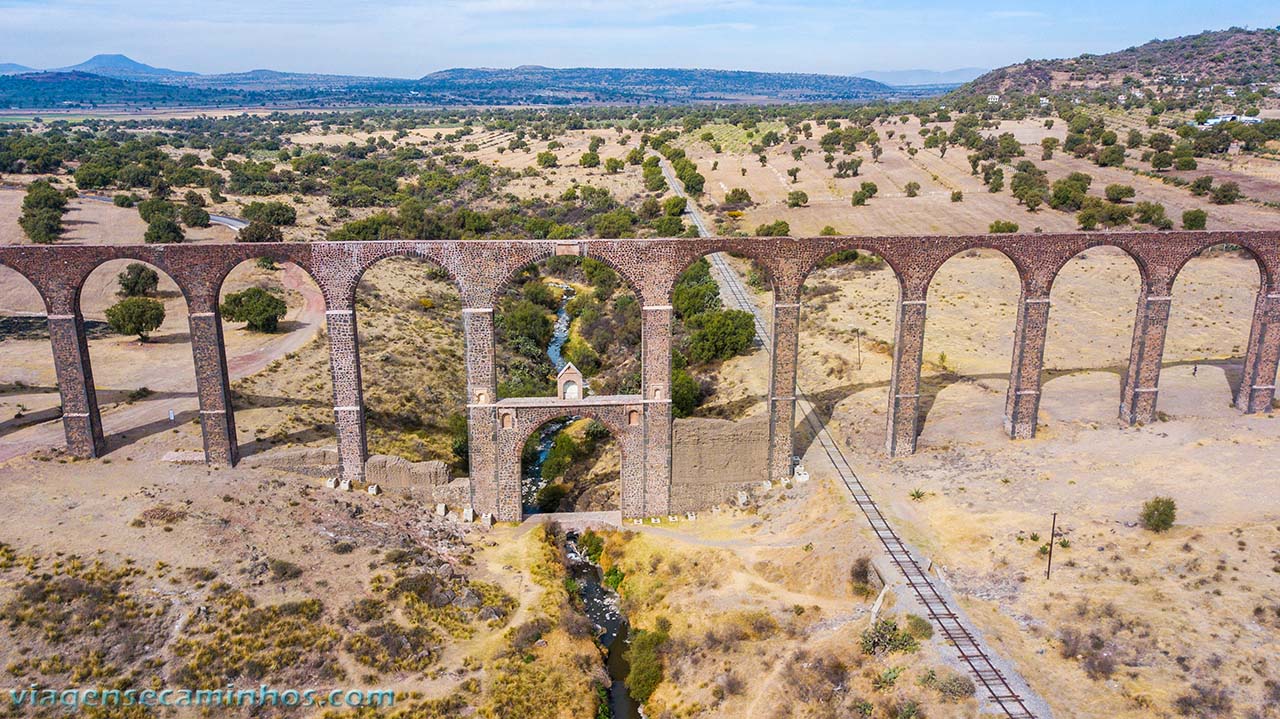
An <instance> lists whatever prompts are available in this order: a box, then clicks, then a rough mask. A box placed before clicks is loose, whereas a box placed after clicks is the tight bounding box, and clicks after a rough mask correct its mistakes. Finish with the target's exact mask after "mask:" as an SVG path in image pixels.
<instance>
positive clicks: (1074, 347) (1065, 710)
mask: <svg viewBox="0 0 1280 719" xmlns="http://www.w3.org/2000/svg"><path fill="white" fill-rule="evenodd" d="M1257 283H1258V272H1257V265H1256V264H1255V263H1254V262H1253V261H1252V260H1248V259H1243V258H1240V257H1237V256H1234V255H1231V254H1225V255H1218V256H1213V257H1206V258H1201V259H1196V260H1193V261H1192V262H1191V263H1190V264H1188V266H1187V267H1186V269H1184V271H1183V273H1182V274H1181V275H1180V276H1179V278H1178V281H1177V283H1176V285H1175V288H1174V303H1173V315H1172V319H1171V322H1170V327H1169V333H1168V339H1167V343H1166V350H1165V360H1166V366H1165V368H1164V370H1163V373H1162V375H1161V383H1160V387H1161V393H1160V408H1161V415H1160V417H1161V421H1160V422H1158V423H1156V424H1155V425H1152V426H1148V427H1138V428H1129V427H1125V426H1121V424H1120V423H1119V422H1118V420H1117V419H1116V408H1117V405H1118V398H1119V383H1120V374H1119V373H1120V372H1122V371H1123V367H1124V363H1125V362H1126V361H1127V354H1128V346H1129V340H1130V338H1131V332H1132V322H1133V310H1134V304H1133V298H1134V297H1135V293H1136V290H1137V271H1136V268H1135V267H1134V265H1133V263H1132V262H1131V261H1130V260H1128V259H1127V257H1125V256H1124V255H1123V254H1122V253H1120V252H1119V251H1118V250H1107V249H1102V248H1099V249H1095V250H1090V251H1089V252H1087V253H1085V255H1084V256H1083V257H1080V258H1077V259H1076V260H1073V261H1072V263H1071V264H1069V265H1068V267H1067V269H1066V270H1065V271H1064V273H1063V274H1062V275H1061V276H1060V278H1059V280H1058V284H1057V285H1055V287H1054V290H1053V296H1052V299H1053V310H1052V313H1051V324H1050V330H1049V338H1048V344H1047V347H1046V360H1045V365H1046V369H1047V370H1048V371H1047V373H1046V379H1047V381H1046V383H1045V385H1044V395H1043V401H1042V404H1041V413H1040V422H1041V425H1040V428H1039V433H1038V436H1037V438H1036V439H1034V440H1030V441H1020V442H1012V441H1010V440H1009V439H1008V438H1007V437H1006V436H1005V435H1004V434H1003V432H1002V427H1001V415H1002V413H1003V407H1004V400H1005V390H1006V388H1007V386H1008V381H1007V378H1008V372H1009V356H1010V351H1011V344H1012V341H1011V334H1012V329H1013V322H1014V317H1015V311H1016V301H1017V297H1018V289H1017V281H1016V277H1015V273H1014V271H1013V267H1012V265H1011V264H1009V263H1008V261H1007V260H1005V259H1004V258H1003V257H1002V256H1000V255H998V254H996V253H987V252H979V253H974V256H965V257H959V258H956V259H954V260H952V261H951V262H949V263H948V264H947V265H946V266H944V267H943V268H942V270H941V271H940V272H939V274H938V276H937V278H936V279H935V281H934V285H933V286H932V287H931V289H930V307H929V320H928V325H927V328H926V343H925V348H926V349H925V358H926V361H927V362H929V363H931V366H928V367H926V370H925V376H924V380H925V388H926V390H925V394H926V399H925V402H924V405H925V408H926V411H927V414H926V415H925V417H924V420H923V423H924V424H923V429H922V432H921V435H920V447H919V451H918V453H917V454H915V455H913V456H910V457H905V458H902V459H898V460H887V459H885V458H884V455H883V441H884V431H885V414H884V412H885V406H886V392H887V380H888V377H889V354H888V346H887V344H885V343H887V342H891V341H892V312H893V302H894V299H895V297H896V292H897V290H896V287H894V285H893V278H892V274H891V273H889V272H888V271H887V270H879V271H864V270H858V269H856V268H854V267H852V266H846V267H844V268H836V269H832V270H824V271H822V272H821V273H819V275H818V276H816V277H814V278H812V280H811V282H810V284H809V286H810V289H811V291H810V293H809V295H808V296H809V297H813V298H814V299H815V300H816V301H810V302H808V304H807V306H806V309H805V311H804V317H803V335H802V337H801V347H803V348H805V351H804V352H802V356H801V364H800V384H801V386H802V387H803V388H804V390H805V392H806V393H807V394H808V395H809V396H810V397H811V398H813V399H815V401H816V403H817V404H818V406H819V408H820V409H819V411H820V413H822V415H823V418H824V419H827V417H828V415H829V416H830V419H829V420H828V424H827V427H828V430H829V431H831V432H832V433H833V434H834V435H835V436H837V437H838V438H840V439H842V440H843V441H845V442H846V443H848V445H849V446H850V447H851V448H852V456H853V457H854V460H853V462H854V466H855V468H856V469H857V471H858V472H859V473H860V476H861V477H862V479H863V481H864V482H865V483H866V484H867V485H868V489H869V490H870V491H871V494H872V496H874V497H877V498H878V499H879V501H880V502H881V508H882V509H883V510H885V511H886V513H887V514H888V515H889V517H890V521H891V522H893V523H894V525H895V526H897V527H900V528H901V529H902V531H903V533H904V535H905V537H906V538H907V540H908V541H910V542H912V543H914V544H915V545H916V546H917V547H918V548H920V549H921V550H922V551H923V552H924V553H925V554H926V555H928V556H929V558H930V559H931V560H932V561H933V562H935V563H936V564H937V565H938V566H940V567H941V568H942V570H943V572H944V574H945V575H946V576H947V577H948V578H949V579H950V581H951V583H952V585H953V587H954V588H955V589H956V590H957V592H958V593H959V595H960V596H961V597H962V598H963V603H964V605H965V608H966V610H967V611H968V612H969V613H970V615H971V616H972V617H973V618H974V620H975V621H976V622H978V624H979V626H980V627H981V628H982V629H983V630H984V632H985V634H986V636H987V638H988V640H989V641H991V642H992V643H993V645H994V646H995V647H996V649H997V651H999V652H1000V653H1002V654H1004V655H1006V656H1009V657H1011V658H1012V659H1013V660H1014V661H1015V662H1017V664H1018V666H1019V667H1020V668H1021V669H1022V673H1023V675H1024V676H1025V677H1026V678H1027V679H1028V680H1029V681H1030V682H1031V684H1032V686H1033V688H1035V689H1036V690H1037V691H1038V692H1039V693H1040V694H1041V696H1043V697H1044V698H1046V699H1047V700H1048V701H1049V702H1050V704H1051V705H1052V706H1053V709H1054V711H1055V716H1063V717H1101V716H1107V717H1113V716H1114V717H1149V716H1168V715H1170V714H1171V713H1172V712H1173V711H1174V706H1175V702H1176V701H1178V700H1179V699H1180V698H1184V697H1193V698H1197V700H1198V698H1199V697H1200V694H1199V691H1200V689H1197V688H1196V687H1200V688H1203V689H1204V690H1205V692H1207V693H1210V694H1211V693H1212V692H1213V690H1214V688H1215V687H1216V686H1218V685H1220V686H1222V687H1227V688H1228V689H1227V694H1228V695H1229V696H1230V697H1231V698H1232V699H1233V700H1234V707H1235V709H1236V711H1237V712H1239V713H1238V714H1234V715H1236V716H1269V714H1267V713H1265V711H1264V710H1263V707H1267V706H1270V707H1272V709H1274V708H1275V702H1276V689H1275V686H1276V684H1275V682H1276V681H1280V672H1278V670H1277V669H1276V668H1275V667H1274V666H1272V662H1271V661H1269V660H1273V659H1274V655H1273V654H1272V650H1271V648H1273V647H1274V646H1275V643H1276V641H1277V640H1278V639H1280V634H1278V632H1280V625H1278V624H1277V622H1276V616H1277V614H1276V609H1277V608H1276V604H1275V599H1274V594H1275V587H1276V571H1277V568H1276V555H1275V551H1276V547H1277V545H1278V542H1280V537H1277V534H1276V532H1277V527H1278V526H1280V522H1277V520H1278V519H1280V508H1277V507H1276V506H1275V504H1274V502H1271V501H1269V500H1268V499H1267V498H1266V497H1265V494H1260V493H1259V492H1260V490H1259V486H1260V485H1258V482H1259V481H1265V480H1264V479H1263V478H1264V477H1267V476H1269V475H1270V474H1271V473H1272V470H1271V466H1272V465H1273V464H1274V457H1273V455H1274V452H1275V447H1274V437H1275V432H1276V427H1275V425H1274V422H1275V421H1276V420H1275V419H1274V418H1273V416H1272V415H1269V414H1264V415H1253V416H1243V415H1240V414H1239V413H1238V412H1237V411H1236V410H1235V409H1233V408H1232V407H1231V406H1230V402H1231V397H1232V390H1233V389H1234V384H1233V382H1234V377H1236V376H1238V362H1239V359H1238V357H1239V353H1240V351H1241V349H1242V345H1243V342H1244V341H1245V339H1246V338H1247V334H1248V331H1249V318H1250V314H1251V308H1252V302H1253V299H1254V296H1255V293H1256V291H1257ZM820 288H821V289H820ZM833 288H834V289H833ZM854 329H862V330H863V331H865V332H866V337H865V338H864V340H863V344H862V355H861V357H862V366H861V368H859V367H858V365H857V355H856V351H857V348H856V344H855V341H854V339H853V335H852V331H853V330H854ZM944 353H945V359H944V358H943V357H942V355H943V354H944ZM820 454H821V451H820V450H811V451H810V452H809V453H808V455H807V460H806V464H807V465H808V468H809V469H810V471H811V472H814V473H815V475H817V476H823V475H824V474H825V471H829V470H827V469H826V468H827V467H828V465H826V464H825V462H824V460H822V459H820V458H819V456H818V455H820ZM824 470H825V471H824ZM1156 495H1163V496H1169V497H1172V498H1174V500H1175V501H1176V502H1177V506H1178V524H1177V525H1176V526H1175V527H1174V529H1172V530H1171V531H1169V532H1167V533H1164V534H1155V533H1152V532H1148V531H1146V530H1144V529H1141V528H1140V527H1137V526H1135V525H1136V522H1137V518H1138V511H1139V508H1140V507H1141V505H1142V503H1143V502H1144V501H1146V500H1147V499H1150V498H1151V497H1153V496H1156ZM1054 512H1057V513H1058V520H1057V521H1058V529H1059V532H1061V535H1060V537H1061V539H1065V540H1066V545H1065V546H1056V547H1055V556H1054V570H1053V575H1052V579H1051V580H1046V579H1045V578H1044V570H1045V562H1046V558H1045V557H1044V556H1043V554H1041V547H1042V546H1043V545H1045V544H1046V543H1047V542H1048V541H1049V530H1050V524H1051V520H1052V517H1051V515H1052V513H1054ZM1072 632H1074V633H1077V634H1078V635H1079V636H1081V637H1083V639H1081V640H1080V641H1078V642H1077V643H1076V644H1073V645H1072V648H1071V649H1065V648H1064V642H1063V637H1064V633H1065V635H1066V636H1070V635H1071V633H1072ZM1066 652H1070V653H1073V655H1072V656H1069V657H1065V658H1064V653H1066ZM1074 654H1078V655H1082V656H1083V657H1084V658H1085V659H1086V660H1088V659H1089V658H1090V657H1091V656H1092V655H1105V656H1107V657H1109V658H1110V659H1111V660H1112V661H1113V662H1114V668H1113V673H1108V672H1103V671H1102V670H1099V669H1096V668H1094V667H1095V666H1096V665H1093V664H1089V663H1088V661H1081V660H1080V659H1078V657H1077V656H1075V655H1074ZM1086 666H1088V667H1090V668H1091V669H1093V671H1094V676H1095V677H1096V678H1094V679H1091V678H1089V676H1088V675H1087V674H1086V669H1085V667H1086ZM1064 687H1076V689H1075V690H1071V691H1064V690H1063V688H1064ZM1081 687H1084V688H1085V690H1084V691H1080V688H1081ZM1183 701H1184V702H1185V701H1186V700H1185V699H1183ZM1251 709H1252V710H1255V711H1256V712H1262V713H1256V714H1247V711H1248V710H1251Z"/></svg>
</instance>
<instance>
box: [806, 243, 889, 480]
mask: <svg viewBox="0 0 1280 719" xmlns="http://www.w3.org/2000/svg"><path fill="white" fill-rule="evenodd" d="M802 276H803V278H804V281H803V284H802V285H801V289H800V305H801V307H800V315H799V347H798V351H797V354H796V375H797V387H796V395H797V396H800V395H803V397H804V399H805V400H807V403H803V402H802V403H801V404H800V407H799V408H798V409H800V410H801V412H802V413H801V414H800V415H799V416H797V417H796V428H795V431H794V435H793V447H794V449H795V452H796V454H797V455H800V456H804V454H805V453H806V452H808V450H809V448H810V447H811V446H812V444H813V442H814V441H815V440H816V439H817V436H818V434H819V433H820V432H821V431H822V430H823V429H825V428H826V427H827V426H828V423H829V422H830V421H831V418H832V417H833V416H834V414H835V410H836V407H837V406H839V405H840V404H841V403H842V402H844V401H846V400H847V399H849V398H851V397H854V396H855V395H859V394H862V393H864V392H868V391H872V390H874V391H875V392H876V393H877V395H879V396H878V398H877V399H876V400H875V402H876V403H878V405H879V407H881V408H883V407H884V406H887V403H888V398H889V391H890V390H889V388H890V384H891V383H890V377H891V375H892V367H893V353H892V349H891V348H892V345H893V341H894V336H895V331H896V328H897V317H896V308H897V303H898V302H899V300H900V299H901V297H902V293H903V278H902V275H901V273H900V272H899V271H898V269H897V268H896V267H894V265H893V263H892V262H890V261H889V259H888V258H886V257H884V256H882V255H881V254H880V253H879V252H877V251H876V248H875V247H873V246H870V245H869V244H866V243H861V242H853V241H849V242H843V243H840V244H839V245H838V246H837V249H836V250H834V251H832V252H830V253H828V254H827V255H825V256H824V257H821V258H819V259H817V260H815V261H814V262H813V264H812V265H811V266H810V267H808V268H806V270H805V271H804V273H803V275H802ZM846 283H847V284H851V285H852V287H851V288H850V289H845V290H842V288H841V287H840V285H841V284H846ZM863 285H867V287H866V290H865V294H864V292H863V287H862V286H863ZM850 290H851V291H852V293H851V291H850ZM851 294H852V296H851ZM843 305H847V306H843ZM828 312H839V313H841V314H842V315H843V316H842V317H841V318H840V319H839V320H836V321H835V322H830V321H828V322H827V324H825V325H823V324H822V321H823V320H824V319H826V318H828V317H829V316H830V315H828ZM824 349H825V350H826V351H825V352H824V351H823V350H824ZM819 352H821V353H822V354H821V355H820V358H819V361H821V363H822V364H821V366H819V367H816V368H815V367H814V365H813V363H814V361H815V360H814V356H815V353H819ZM850 375H852V376H853V377H854V378H855V379H854V380H853V381H847V380H846V377H849V376H850ZM806 405H807V406H806ZM880 411H881V410H880V409H875V408H874V405H873V408H871V409H869V410H867V409H866V408H861V409H859V410H855V411H854V412H853V413H852V414H851V415H850V416H849V423H848V425H847V426H845V427H844V429H845V434H846V435H847V436H846V440H848V441H852V442H856V443H857V444H858V445H859V449H862V448H866V449H868V450H871V449H872V448H875V447H879V446H882V445H883V441H884V416H883V415H882V414H878V412H880Z"/></svg>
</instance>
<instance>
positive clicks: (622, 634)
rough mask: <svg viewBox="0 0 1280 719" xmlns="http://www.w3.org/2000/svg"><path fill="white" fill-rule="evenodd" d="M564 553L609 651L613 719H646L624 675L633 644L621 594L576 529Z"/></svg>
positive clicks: (608, 661)
mask: <svg viewBox="0 0 1280 719" xmlns="http://www.w3.org/2000/svg"><path fill="white" fill-rule="evenodd" d="M564 545H565V554H566V555H567V556H568V558H569V565H570V566H569V571H570V572H571V573H572V575H573V578H574V579H575V580H576V581H577V582H578V587H579V589H578V595H579V596H581V597H582V607H583V610H584V612H585V614H586V615H587V619H590V620H591V622H592V623H593V624H595V625H596V628H597V630H598V631H599V634H597V635H596V636H597V637H598V638H599V641H600V643H601V644H602V645H604V648H605V651H606V652H607V659H606V661H605V666H606V668H607V669H608V670H609V679H610V684H609V717H610V719H644V713H643V712H641V711H640V705H639V704H636V702H635V700H633V699H632V698H631V695H630V694H629V693H628V692H627V685H626V684H624V683H623V681H622V680H623V679H624V678H625V677H626V676H627V672H629V671H630V670H631V666H630V665H629V664H627V660H626V657H624V656H623V655H624V654H626V650H627V647H628V646H630V645H631V639H630V626H629V625H628V624H627V618H626V617H624V616H622V612H620V611H619V610H618V595H617V594H616V593H614V591H613V590H611V589H609V588H608V587H606V586H604V584H602V583H601V581H602V578H603V577H602V573H601V571H600V566H599V565H598V564H594V563H592V562H591V560H590V559H589V558H587V556H586V555H585V554H583V553H582V552H581V551H580V550H579V549H578V534H577V532H569V533H567V535H566V536H565V543H564Z"/></svg>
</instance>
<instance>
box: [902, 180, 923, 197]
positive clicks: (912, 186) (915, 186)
mask: <svg viewBox="0 0 1280 719" xmlns="http://www.w3.org/2000/svg"><path fill="white" fill-rule="evenodd" d="M904 189H906V191H907V197H916V196H918V195H919V194H920V183H919V182H916V181H914V180H912V181H911V182H908V183H907V185H906V187H905V188H904Z"/></svg>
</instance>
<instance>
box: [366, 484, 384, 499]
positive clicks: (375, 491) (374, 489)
mask: <svg viewBox="0 0 1280 719" xmlns="http://www.w3.org/2000/svg"><path fill="white" fill-rule="evenodd" d="M366 491H367V492H369V494H372V495H375V496H376V495H379V494H382V487H380V486H378V485H376V484H371V485H369V487H368V488H367V490H366Z"/></svg>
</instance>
